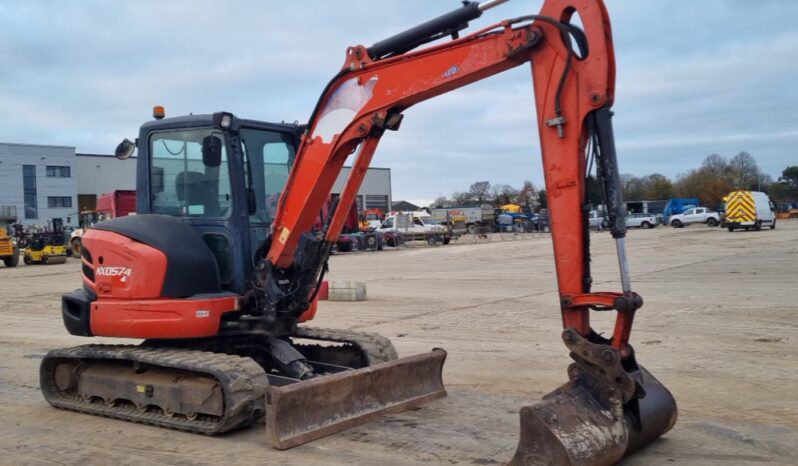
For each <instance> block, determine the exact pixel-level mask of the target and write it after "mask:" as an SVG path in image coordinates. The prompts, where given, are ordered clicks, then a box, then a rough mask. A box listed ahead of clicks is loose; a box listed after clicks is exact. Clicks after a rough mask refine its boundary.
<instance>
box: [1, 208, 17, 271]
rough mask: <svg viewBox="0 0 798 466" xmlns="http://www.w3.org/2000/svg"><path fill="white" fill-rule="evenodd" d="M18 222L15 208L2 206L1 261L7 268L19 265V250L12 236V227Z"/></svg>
mask: <svg viewBox="0 0 798 466" xmlns="http://www.w3.org/2000/svg"><path fill="white" fill-rule="evenodd" d="M16 221H17V208H16V207H15V206H0V261H2V262H3V264H5V265H6V267H16V266H17V264H18V263H19V249H18V248H17V244H16V242H15V241H14V238H13V237H12V236H11V225H12V224H13V223H14V222H16Z"/></svg>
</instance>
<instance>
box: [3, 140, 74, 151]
mask: <svg viewBox="0 0 798 466" xmlns="http://www.w3.org/2000/svg"><path fill="white" fill-rule="evenodd" d="M0 146H19V147H55V148H58V149H72V150H74V149H75V146H59V145H53V144H26V143H23V142H0Z"/></svg>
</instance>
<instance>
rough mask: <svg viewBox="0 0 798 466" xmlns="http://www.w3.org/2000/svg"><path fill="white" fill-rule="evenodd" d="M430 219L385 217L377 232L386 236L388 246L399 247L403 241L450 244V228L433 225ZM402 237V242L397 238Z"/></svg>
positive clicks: (402, 216) (410, 216)
mask: <svg viewBox="0 0 798 466" xmlns="http://www.w3.org/2000/svg"><path fill="white" fill-rule="evenodd" d="M433 222H435V220H433V219H432V218H430V217H426V218H425V217H420V216H415V215H412V214H395V215H389V216H388V217H385V221H383V222H382V225H380V227H379V228H378V229H377V232H380V233H383V234H385V235H386V238H385V242H386V244H388V246H397V245H399V244H400V243H401V242H402V241H417V240H418V241H426V242H427V243H428V244H430V245H435V244H438V243H443V244H449V241H451V239H452V236H451V232H450V230H449V228H448V227H446V226H445V225H441V224H439V223H437V224H436V223H433ZM398 237H401V240H398V239H397V238H398Z"/></svg>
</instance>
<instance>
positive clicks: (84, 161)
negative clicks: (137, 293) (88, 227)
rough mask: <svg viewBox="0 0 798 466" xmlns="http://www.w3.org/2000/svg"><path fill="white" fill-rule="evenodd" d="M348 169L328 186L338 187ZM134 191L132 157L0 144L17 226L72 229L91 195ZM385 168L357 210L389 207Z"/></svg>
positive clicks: (1, 169)
mask: <svg viewBox="0 0 798 466" xmlns="http://www.w3.org/2000/svg"><path fill="white" fill-rule="evenodd" d="M349 171H350V168H349V167H344V169H343V170H342V171H341V174H340V175H339V176H338V179H337V180H336V181H335V184H334V185H333V190H332V192H333V194H334V195H336V194H339V193H340V192H341V190H342V189H343V186H344V182H345V180H346V177H347V176H349ZM134 189H136V158H135V157H133V158H130V159H128V160H118V159H117V158H115V157H114V156H112V155H102V154H83V153H75V148H74V147H69V146H47V145H36V144H11V143H0V206H3V207H8V208H10V209H11V210H14V209H15V210H16V212H17V217H18V220H17V221H18V222H19V223H22V224H23V225H39V226H44V225H47V224H48V222H49V220H50V219H52V218H56V217H59V218H62V219H64V221H65V224H66V225H71V226H77V224H78V221H79V219H78V215H77V214H78V212H80V211H84V210H94V208H95V206H96V202H97V197H99V196H100V195H102V194H106V193H110V192H113V191H115V190H134ZM391 201H392V198H391V170H390V169H389V168H369V170H368V172H367V173H366V176H365V178H364V180H363V183H362V185H361V187H360V190H359V191H358V196H357V204H358V208H359V210H361V209H370V208H378V209H382V210H383V211H385V212H387V211H389V210H390V205H391Z"/></svg>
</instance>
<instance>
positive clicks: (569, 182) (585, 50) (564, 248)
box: [265, 0, 676, 464]
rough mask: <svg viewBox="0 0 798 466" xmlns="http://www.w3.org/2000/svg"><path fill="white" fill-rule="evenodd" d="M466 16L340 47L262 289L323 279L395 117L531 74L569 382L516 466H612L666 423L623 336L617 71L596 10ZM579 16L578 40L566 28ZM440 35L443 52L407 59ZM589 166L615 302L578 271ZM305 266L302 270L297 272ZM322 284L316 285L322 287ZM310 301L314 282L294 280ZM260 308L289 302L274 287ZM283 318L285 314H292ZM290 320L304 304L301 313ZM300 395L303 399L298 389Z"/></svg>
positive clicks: (663, 408)
mask: <svg viewBox="0 0 798 466" xmlns="http://www.w3.org/2000/svg"><path fill="white" fill-rule="evenodd" d="M499 3H503V2H501V1H492V2H487V3H484V4H482V5H479V4H477V3H475V2H465V3H464V6H463V7H461V8H459V9H457V10H455V11H453V12H451V13H449V14H446V15H443V16H441V17H439V18H436V19H434V20H432V21H429V22H427V23H424V24H422V25H420V26H417V27H416V28H412V29H410V30H408V31H405V32H403V33H400V34H397V35H396V36H393V37H391V38H389V39H386V40H384V41H381V42H378V43H377V44H375V45H373V46H372V47H368V48H367V47H364V46H362V45H359V46H354V47H349V48H348V49H347V51H346V58H345V61H344V66H343V67H342V69H341V71H340V72H339V74H338V75H337V76H335V77H334V78H333V79H332V81H330V83H329V84H328V86H327V88H326V89H325V91H324V92H323V94H322V96H321V98H320V100H319V102H318V104H317V106H316V108H315V110H314V112H313V115H312V117H311V119H310V121H309V122H308V126H307V130H306V132H305V134H304V136H303V138H302V141H301V145H300V148H299V151H298V153H297V158H296V162H295V168H294V169H293V171H292V172H291V175H290V178H289V180H288V184H287V188H286V190H285V191H284V192H283V194H282V196H281V198H280V201H279V202H280V209H279V214H278V215H277V217H276V219H275V221H274V223H273V231H272V241H271V245H270V248H269V249H268V252H267V254H266V259H265V262H266V264H267V265H266V269H267V270H269V274H270V275H269V280H270V281H271V282H272V283H274V282H277V281H278V280H283V281H284V282H287V283H292V285H295V284H297V283H298V281H299V280H298V279H294V280H292V278H291V277H292V276H296V277H299V276H304V277H308V275H310V276H312V277H317V278H318V277H321V276H322V275H323V272H324V270H325V269H326V253H325V251H329V249H330V247H331V244H332V243H333V242H334V240H335V238H336V237H337V236H338V234H339V233H340V230H341V227H342V225H343V223H344V220H345V216H346V213H347V212H348V210H349V207H350V205H351V203H352V201H353V200H354V196H355V194H356V193H357V190H358V188H359V187H360V184H361V182H362V180H363V176H364V174H365V172H366V169H367V168H368V165H369V163H370V162H371V159H372V156H373V154H374V152H375V151H376V148H377V145H378V143H379V140H380V137H381V136H382V134H383V133H384V131H385V130H397V129H398V128H399V125H400V124H401V120H402V112H403V111H404V110H405V109H406V108H408V107H410V106H412V105H414V104H417V103H420V102H422V101H424V100H427V99H430V98H432V97H435V96H437V95H440V94H443V93H446V92H449V91H452V90H454V89H457V88H460V87H463V86H466V85H468V84H470V83H473V82H476V81H479V80H482V79H485V78H487V77H489V76H492V75H495V74H497V73H501V72H503V71H505V70H508V69H510V68H513V67H516V66H519V65H522V64H524V63H530V64H531V71H532V77H533V82H534V91H535V102H536V115H537V120H538V127H539V134H540V140H541V148H542V155H543V168H544V176H545V179H546V191H547V194H548V204H549V210H550V218H551V228H552V236H553V243H554V254H555V261H556V268H557V280H558V285H559V292H560V308H561V313H562V320H563V327H564V329H565V330H564V332H563V340H564V342H565V344H566V346H567V347H568V348H569V350H570V351H571V357H572V359H574V363H573V364H572V365H571V367H570V368H569V370H568V374H569V378H570V382H568V383H567V384H566V385H564V386H563V387H561V388H559V389H558V390H556V391H555V392H553V393H552V394H550V395H548V396H547V397H546V398H545V401H544V402H543V403H542V404H540V405H537V406H532V407H527V408H524V409H523V410H522V414H521V417H522V433H521V441H520V443H519V449H518V452H517V454H516V456H515V458H514V459H513V463H515V464H533V463H539V462H544V463H546V462H553V463H552V464H610V463H614V462H616V461H618V460H619V459H620V458H621V457H622V456H623V455H624V454H626V453H629V452H631V451H634V450H635V449H637V448H639V447H640V446H642V445H644V444H646V443H648V442H650V441H651V440H653V439H655V438H657V437H659V436H660V435H662V434H663V433H665V432H667V431H668V430H669V429H670V428H671V427H672V426H673V424H674V423H675V420H676V404H675V402H674V400H673V397H672V396H671V394H670V393H669V392H668V391H667V389H665V388H664V386H662V385H661V384H660V383H659V382H658V381H656V379H654V378H653V376H651V374H650V373H648V372H647V371H646V370H645V369H644V368H643V367H642V366H639V365H638V364H637V362H636V360H635V356H634V351H633V349H632V347H631V346H630V345H629V337H630V332H631V327H632V321H633V317H634V314H635V311H636V310H637V309H638V308H640V306H642V299H641V298H640V296H639V295H638V294H636V293H635V292H633V291H632V288H631V283H630V279H629V271H628V265H627V261H626V249H625V242H624V237H625V235H626V226H625V221H624V218H625V207H624V205H623V199H622V197H621V190H620V182H619V175H618V164H617V157H616V154H615V145H614V136H613V132H612V123H611V115H612V112H611V110H610V109H611V107H612V104H613V100H614V87H615V59H614V51H613V45H612V33H611V30H610V21H609V16H608V14H607V10H606V8H605V7H604V4H603V2H602V1H601V0H547V1H546V2H545V3H544V5H543V8H542V10H541V12H540V14H539V15H530V16H524V17H520V18H515V19H510V20H505V21H502V22H500V23H497V24H494V25H491V26H488V27H486V28H483V29H481V30H479V31H477V32H474V33H472V34H469V35H467V36H464V37H458V31H459V30H461V29H462V28H463V25H464V24H465V23H467V21H468V20H470V19H473V18H476V17H478V16H479V15H480V14H481V11H482V10H483V9H484V8H486V7H492V6H495V5H496V4H499ZM576 14H578V16H579V17H580V18H581V21H582V23H583V29H582V28H579V27H577V26H574V25H573V24H571V19H572V18H573V17H574V16H575V15H576ZM446 35H451V36H452V38H453V40H451V41H449V42H445V43H442V44H439V45H433V46H430V47H427V48H424V49H421V50H418V51H412V50H413V49H414V48H415V47H417V46H419V45H421V44H423V43H426V42H429V41H431V40H435V39H437V38H441V37H444V36H446ZM354 152H357V154H356V157H355V161H354V163H353V168H352V170H351V172H350V175H349V177H348V179H347V181H346V183H345V185H344V189H343V191H342V193H341V196H340V199H339V201H338V205H337V209H332V212H331V214H330V216H329V217H328V218H327V219H326V222H325V224H324V227H323V229H322V236H323V238H322V239H319V240H317V241H318V242H317V243H313V242H310V247H311V248H315V250H316V251H317V252H318V253H317V259H316V261H315V263H313V264H312V267H314V269H313V270H307V269H304V270H303V267H302V266H299V265H298V264H299V263H300V260H298V258H302V257H306V256H307V255H308V244H309V240H308V238H307V235H306V234H305V233H304V232H307V231H308V230H310V228H311V226H312V225H313V222H314V221H315V217H316V213H317V212H319V211H320V209H321V207H322V204H323V203H324V202H325V200H326V199H327V196H328V195H329V192H330V189H331V187H332V184H333V182H334V181H335V179H336V177H337V176H338V174H339V172H340V171H341V168H342V167H343V164H344V162H345V161H346V159H347V157H349V156H350V155H351V154H352V153H354ZM591 159H593V161H594V162H595V165H596V167H597V176H598V178H599V179H600V180H601V182H602V188H603V193H604V196H605V199H606V204H607V208H608V213H609V220H610V226H611V232H612V236H613V237H614V238H615V241H616V246H617V250H618V258H619V265H620V272H621V283H622V290H621V291H620V292H594V291H592V290H591V283H592V278H591V275H590V268H589V243H588V240H589V236H588V229H587V224H588V223H587V217H586V213H587V211H588V209H587V208H586V204H587V201H586V186H587V177H588V176H589V173H588V170H589V169H588V167H589V166H590V165H591ZM305 263H306V262H305ZM319 280H320V278H319ZM304 283H305V286H307V287H308V288H307V289H306V290H304V292H303V293H300V296H303V295H304V296H307V295H312V294H313V286H316V283H317V282H316V281H314V280H308V279H307V278H305V280H304ZM270 289H271V290H273V294H272V296H271V299H270V301H271V302H283V303H285V301H284V300H285V299H287V298H288V294H287V293H284V292H282V291H280V289H279V287H271V288H270ZM289 307H290V306H289ZM298 307H299V308H301V305H300V306H298ZM591 309H593V310H603V311H608V310H615V311H616V312H617V318H616V324H615V328H614V332H613V334H612V336H611V337H610V338H603V337H601V336H599V335H598V333H597V332H595V331H594V330H593V329H592V328H591V326H590V311H591ZM297 390H301V388H300V387H297Z"/></svg>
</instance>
